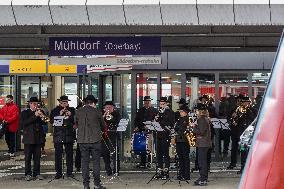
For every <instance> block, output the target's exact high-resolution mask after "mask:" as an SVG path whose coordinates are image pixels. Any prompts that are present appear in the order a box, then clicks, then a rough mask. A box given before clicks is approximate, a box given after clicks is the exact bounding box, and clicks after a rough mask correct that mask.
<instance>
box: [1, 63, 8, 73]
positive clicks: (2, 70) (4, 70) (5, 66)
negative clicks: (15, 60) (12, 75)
mask: <svg viewBox="0 0 284 189" xmlns="http://www.w3.org/2000/svg"><path fill="white" fill-rule="evenodd" d="M0 73H9V65H0Z"/></svg>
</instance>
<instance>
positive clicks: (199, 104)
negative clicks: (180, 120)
mask: <svg viewBox="0 0 284 189" xmlns="http://www.w3.org/2000/svg"><path fill="white" fill-rule="evenodd" d="M196 109H198V110H207V106H206V105H205V104H202V103H198V104H197V106H196Z"/></svg>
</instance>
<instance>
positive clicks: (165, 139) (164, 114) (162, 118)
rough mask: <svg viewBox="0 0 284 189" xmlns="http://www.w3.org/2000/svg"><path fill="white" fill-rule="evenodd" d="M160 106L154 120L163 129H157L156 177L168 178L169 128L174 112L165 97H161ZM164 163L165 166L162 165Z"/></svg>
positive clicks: (173, 120) (172, 124)
mask: <svg viewBox="0 0 284 189" xmlns="http://www.w3.org/2000/svg"><path fill="white" fill-rule="evenodd" d="M159 101H160V108H159V112H158V114H157V116H156V117H155V120H156V121H157V122H159V124H160V126H161V128H162V129H163V131H157V160H158V172H157V173H158V174H157V176H156V178H157V179H159V178H162V179H163V180H165V179H168V178H169V167H170V156H169V147H170V134H171V129H172V128H173V126H174V123H175V113H174V111H173V110H171V109H170V108H169V107H168V100H167V97H161V99H160V100H159ZM164 163H165V166H164Z"/></svg>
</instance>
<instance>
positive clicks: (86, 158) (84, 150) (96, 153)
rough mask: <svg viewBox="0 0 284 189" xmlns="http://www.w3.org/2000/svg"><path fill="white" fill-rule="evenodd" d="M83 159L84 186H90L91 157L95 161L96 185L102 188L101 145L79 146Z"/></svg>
mask: <svg viewBox="0 0 284 189" xmlns="http://www.w3.org/2000/svg"><path fill="white" fill-rule="evenodd" d="M79 146H80V150H81V157H82V176H83V184H84V186H89V184H90V174H89V173H90V168H89V163H90V155H91V156H92V160H93V177H94V185H95V186H100V183H101V180H100V158H101V143H100V142H99V143H92V144H79Z"/></svg>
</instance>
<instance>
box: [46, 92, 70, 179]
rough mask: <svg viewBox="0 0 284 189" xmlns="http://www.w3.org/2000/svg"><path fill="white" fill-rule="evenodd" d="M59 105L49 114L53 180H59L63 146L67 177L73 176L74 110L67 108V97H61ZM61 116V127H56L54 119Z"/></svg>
mask: <svg viewBox="0 0 284 189" xmlns="http://www.w3.org/2000/svg"><path fill="white" fill-rule="evenodd" d="M57 100H58V101H59V105H58V106H56V107H55V108H54V109H53V110H52V111H51V113H50V122H51V124H52V125H53V126H54V127H53V142H54V148H55V170H56V175H55V179H60V178H61V177H62V176H63V175H62V154H63V153H64V151H63V146H64V147H65V153H66V165H67V177H72V178H73V177H74V175H73V143H74V140H75V130H74V129H73V125H74V115H75V108H73V107H69V103H68V102H69V101H70V100H69V99H68V96H66V95H63V96H61V97H60V98H59V99H57ZM57 116H62V117H63V119H62V125H60V126H58V125H57V126H56V124H55V120H54V118H55V117H57Z"/></svg>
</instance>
